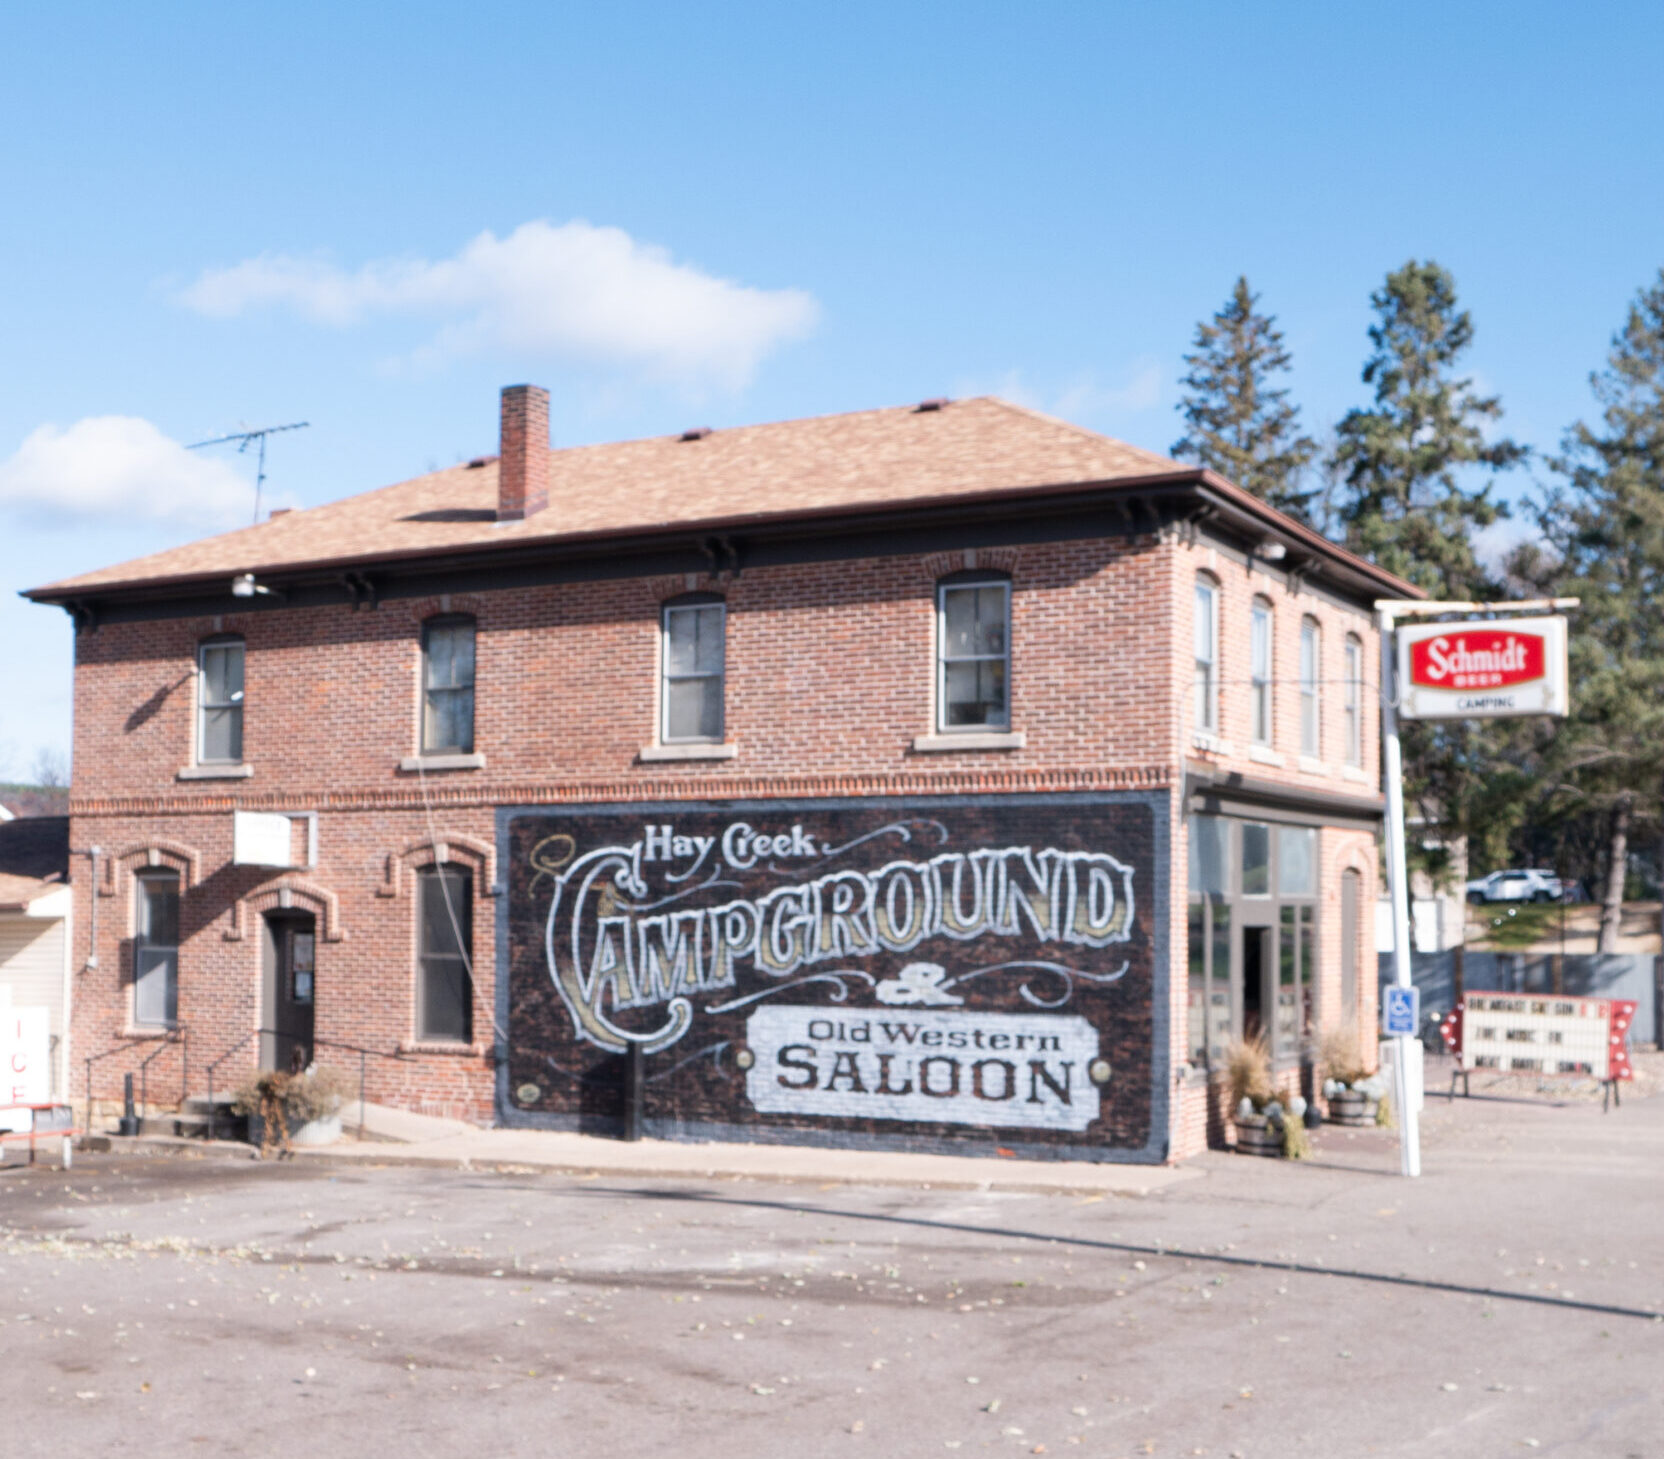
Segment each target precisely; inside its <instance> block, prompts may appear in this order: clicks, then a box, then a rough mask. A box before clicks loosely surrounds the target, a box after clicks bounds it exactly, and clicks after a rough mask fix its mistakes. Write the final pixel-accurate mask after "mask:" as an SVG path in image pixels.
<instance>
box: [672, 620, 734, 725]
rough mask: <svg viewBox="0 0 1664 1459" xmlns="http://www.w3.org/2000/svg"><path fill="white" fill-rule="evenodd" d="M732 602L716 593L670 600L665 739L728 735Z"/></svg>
mask: <svg viewBox="0 0 1664 1459" xmlns="http://www.w3.org/2000/svg"><path fill="white" fill-rule="evenodd" d="M727 631H728V606H727V604H726V603H724V602H723V601H722V599H721V598H717V597H713V596H711V595H710V594H701V595H699V596H697V597H688V598H677V599H676V600H675V601H673V602H670V603H666V604H665V605H664V619H663V639H664V642H663V651H662V658H663V663H664V686H663V694H662V698H663V701H664V724H663V727H662V729H661V731H660V734H661V736H662V738H663V740H664V743H665V744H667V745H668V744H676V743H685V742H687V741H712V742H718V741H720V740H721V739H722V711H723V687H724V680H725V677H726V672H727V670H726V644H725V640H726V637H727Z"/></svg>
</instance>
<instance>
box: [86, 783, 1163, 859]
mask: <svg viewBox="0 0 1664 1459" xmlns="http://www.w3.org/2000/svg"><path fill="white" fill-rule="evenodd" d="M1179 778H1180V773H1179V771H1178V768H1177V767H1176V766H1172V765H1133V766H1122V767H1108V766H1103V767H1096V768H1086V769H1078V770H1067V769H1053V770H1045V769H1035V770H1013V769H1000V768H998V767H997V766H992V765H990V766H987V767H980V766H979V767H977V768H975V769H966V770H950V771H937V772H935V773H924V772H910V771H899V772H896V773H893V774H889V775H778V776H740V775H729V774H722V773H720V772H719V773H715V774H706V775H687V774H682V775H678V776H675V777H670V776H663V777H661V776H630V777H625V776H618V777H613V778H608V779H595V780H568V781H559V780H527V781H519V780H509V779H499V780H492V781H488V782H479V781H470V783H468V784H467V785H465V786H463V785H458V786H450V785H444V786H441V785H434V784H432V783H430V784H429V786H428V791H427V799H426V801H424V799H423V796H422V793H421V791H420V790H419V789H410V790H405V789H397V790H391V789H390V790H358V791H325V792H323V793H322V794H310V795H308V794H300V793H296V794H284V793H281V792H268V793H266V794H263V795H227V794H224V793H220V794H206V795H156V796H110V797H96V796H88V797H85V798H83V799H80V800H72V801H71V802H70V815H71V816H72V817H78V818H94V817H102V816H109V817H117V816H152V815H160V816H188V815H212V814H215V813H219V814H224V813H226V812H229V811H233V810H253V811H298V810H316V811H326V812H329V811H333V812H350V811H420V810H422V809H424V807H425V806H426V805H431V806H432V807H433V808H434V809H436V810H437V809H442V808H449V809H457V808H461V807H469V806H499V805H573V804H577V805H582V804H585V803H588V802H590V801H595V802H609V801H624V800H651V801H671V800H712V799H720V800H787V799H801V798H804V797H814V796H825V797H831V798H842V797H850V796H905V795H1016V794H1057V793H1062V792H1070V791H1097V790H1165V789H1168V788H1170V787H1171V786H1172V785H1174V784H1175V783H1176V782H1177V781H1178V779H1179ZM445 839H447V840H448V841H450V842H454V843H456V844H457V845H461V844H463V843H462V838H459V837H454V836H453V837H447V838H445ZM421 844H423V845H426V844H427V843H426V842H425V841H424V842H423V843H421Z"/></svg>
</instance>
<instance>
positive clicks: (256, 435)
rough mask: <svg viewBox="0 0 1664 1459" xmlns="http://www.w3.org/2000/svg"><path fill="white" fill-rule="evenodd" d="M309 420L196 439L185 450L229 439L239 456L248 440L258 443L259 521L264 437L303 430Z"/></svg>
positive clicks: (256, 505)
mask: <svg viewBox="0 0 1664 1459" xmlns="http://www.w3.org/2000/svg"><path fill="white" fill-rule="evenodd" d="M311 424H312V422H311V421H306V420H297V421H292V422H291V423H290V424H288V425H286V426H261V427H260V429H259V430H255V431H233V432H231V434H230V435H228V436H215V437H214V439H213V440H211V441H197V442H195V443H194V444H192V445H189V446H187V447H186V448H185V449H186V450H187V451H200V450H201V449H202V448H203V447H204V446H224V445H226V444H227V443H229V442H231V441H235V442H237V454H238V455H239V456H240V455H242V454H243V452H244V451H246V450H248V447H249V442H250V441H258V442H259V443H260V465H259V469H258V470H257V471H256V472H255V476H254V520H255V523H256V524H258V523H259V521H260V490H261V488H262V487H263V486H265V484H266V437H267V436H275V435H277V433H278V432H279V431H304V430H305V429H306V428H307V427H308V426H309V425H311Z"/></svg>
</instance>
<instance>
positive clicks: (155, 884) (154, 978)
mask: <svg viewBox="0 0 1664 1459" xmlns="http://www.w3.org/2000/svg"><path fill="white" fill-rule="evenodd" d="M239 647H241V645H239ZM133 896H134V908H133V913H134V915H133V1022H134V1023H142V1024H150V1025H156V1026H160V1027H164V1028H171V1027H172V1026H173V1025H174V1024H176V1023H177V1022H178V1021H179V874H178V873H177V872H172V871H147V872H145V873H144V875H142V876H139V877H136V878H135V879H134V887H133Z"/></svg>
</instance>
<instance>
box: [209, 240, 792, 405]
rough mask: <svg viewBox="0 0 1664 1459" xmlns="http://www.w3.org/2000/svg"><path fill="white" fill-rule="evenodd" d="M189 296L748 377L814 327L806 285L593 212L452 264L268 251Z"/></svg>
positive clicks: (687, 372)
mask: <svg viewBox="0 0 1664 1459" xmlns="http://www.w3.org/2000/svg"><path fill="white" fill-rule="evenodd" d="M179 298H180V300H181V301H182V302H183V303H184V304H186V305H187V306H188V307H189V308H192V309H195V310H196V311H197V312H199V313H201V314H206V315H209V316H211V317H214V318H220V319H229V318H234V317H236V316H238V315H241V314H245V313H247V312H249V311H250V310H253V309H257V308H261V307H277V308H289V309H293V310H294V311H295V312H297V313H298V314H300V315H301V316H302V317H304V318H306V319H310V320H312V321H314V322H315V323H318V324H324V325H330V326H334V327H337V328H341V327H346V326H349V325H354V324H358V323H361V322H363V321H365V320H367V319H369V318H372V317H374V316H378V315H405V316H411V317H416V318H427V319H431V320H433V321H435V322H436V323H437V324H438V326H439V328H438V332H437V333H436V334H435V335H434V336H433V337H432V338H431V339H430V340H429V341H428V343H427V344H426V345H425V346H423V347H422V349H421V350H419V351H418V352H417V359H418V360H425V361H430V362H431V361H437V360H440V359H443V358H446V357H449V356H453V355H459V354H467V353H472V352H475V351H478V350H481V349H484V348H490V347H497V348H507V349H514V350H525V351H530V352H533V353H538V354H552V355H562V356H570V357H576V358H579V359H584V360H598V361H604V362H607V363H612V364H623V365H631V366H636V367H639V368H643V369H645V370H647V371H648V372H649V373H651V374H654V375H660V376H668V377H673V378H681V379H708V378H710V377H711V376H713V375H714V376H716V377H717V378H718V379H720V380H721V381H722V382H724V383H726V384H728V385H731V386H735V387H737V386H739V385H743V384H744V383H745V382H746V381H747V380H748V379H749V378H750V377H751V375H752V373H753V371H754V370H755V369H756V367H757V364H758V362H759V361H760V360H761V359H762V358H763V357H764V356H765V355H767V354H768V353H769V352H770V351H771V350H773V349H775V348H776V347H777V346H778V345H780V344H782V343H784V342H785V341H787V340H791V339H796V338H800V337H801V336H803V335H806V334H807V333H809V331H810V330H811V329H813V328H814V325H815V322H816V320H817V319H818V317H819V313H820V309H819V306H818V305H817V304H816V302H815V300H814V298H813V296H811V295H810V294H808V293H806V292H804V291H803V290H801V289H757V288H752V287H750V286H748V285H745V284H738V283H735V282H733V281H732V280H730V279H720V278H716V277H714V276H713V275H711V274H708V273H704V272H703V271H701V270H700V269H697V268H694V267H693V266H692V265H690V264H685V263H677V262H675V261H674V260H673V259H672V258H671V256H670V254H669V253H668V252H667V251H666V250H665V249H663V248H659V247H656V246H654V245H652V244H645V243H638V242H636V240H635V239H633V238H631V237H630V235H629V234H628V233H626V232H624V231H623V230H622V229H621V228H598V227H596V226H594V225H593V224H590V223H586V222H583V221H582V220H578V221H574V222H570V223H562V224H560V225H559V226H556V225H554V224H552V223H549V222H546V221H543V220H536V221H533V222H530V223H522V224H521V225H520V227H518V228H516V229H515V230H514V231H513V232H512V233H510V234H509V235H508V236H507V237H506V238H498V237H497V236H496V235H495V234H493V233H490V232H486V233H481V234H480V235H479V237H477V238H475V239H473V240H472V241H471V242H469V243H468V244H466V245H465V246H464V247H463V248H462V249H461V251H460V252H458V253H457V254H456V255H455V256H454V257H452V258H444V259H438V260H431V261H430V260H427V259H404V260H399V259H383V260H377V261H373V262H370V263H367V264H365V265H363V267H361V268H359V269H357V270H356V271H352V272H349V271H347V270H345V269H342V268H340V267H339V266H338V265H336V264H334V263H331V262H329V261H328V260H327V259H322V258H295V257H291V256H289V255H284V254H264V255H262V256H260V257H258V258H251V259H245V260H244V261H243V262H242V263H239V264H234V265H232V266H231V267H230V268H221V269H209V270H207V271H206V272H204V273H203V274H202V275H201V277H199V278H198V279H197V280H196V281H195V282H194V283H192V284H191V285H189V286H188V287H187V288H186V289H184V290H183V291H182V292H181V293H180V295H179Z"/></svg>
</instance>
